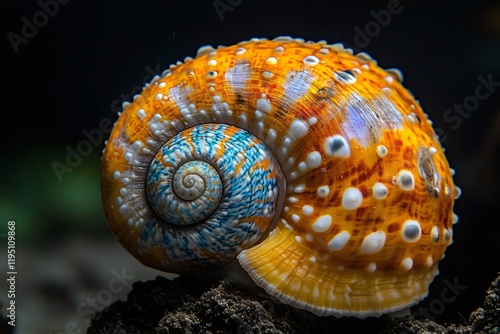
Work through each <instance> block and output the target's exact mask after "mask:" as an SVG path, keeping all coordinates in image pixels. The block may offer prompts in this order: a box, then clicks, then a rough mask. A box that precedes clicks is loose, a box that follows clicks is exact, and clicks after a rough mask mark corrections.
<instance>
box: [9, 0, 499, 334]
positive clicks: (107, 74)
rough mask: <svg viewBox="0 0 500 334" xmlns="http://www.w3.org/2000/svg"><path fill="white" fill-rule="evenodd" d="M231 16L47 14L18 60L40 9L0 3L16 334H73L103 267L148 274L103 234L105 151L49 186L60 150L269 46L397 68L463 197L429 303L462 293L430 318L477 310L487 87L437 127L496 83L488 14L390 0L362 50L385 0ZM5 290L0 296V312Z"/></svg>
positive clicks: (487, 158)
mask: <svg viewBox="0 0 500 334" xmlns="http://www.w3.org/2000/svg"><path fill="white" fill-rule="evenodd" d="M223 2H225V3H226V2H227V1H223ZM51 3H55V2H51ZM232 3H233V4H236V3H237V5H233V6H231V8H232V10H228V11H226V12H224V13H223V15H222V18H223V20H221V17H220V16H219V15H218V13H217V11H216V9H215V8H214V1H194V0H193V1H187V2H181V1H177V2H166V1H162V2H160V1H141V2H138V1H127V2H123V1H122V2H117V1H104V2H78V1H71V2H68V3H67V4H61V3H59V4H58V11H57V13H55V14H54V15H52V16H48V19H47V21H46V22H45V24H43V25H42V24H41V25H40V27H38V29H37V32H36V33H34V36H33V37H32V38H29V39H28V42H27V43H24V44H20V45H19V50H18V52H17V53H16V52H15V50H14V48H13V47H12V43H11V41H10V40H9V38H8V36H9V33H12V32H13V33H16V34H22V29H23V22H24V21H23V17H25V18H26V19H27V20H29V21H33V17H34V15H36V13H38V12H40V11H41V10H42V8H41V7H40V4H39V3H37V2H36V1H25V0H22V1H16V2H15V3H14V2H11V3H9V4H8V5H7V4H5V5H4V9H2V11H1V12H0V19H1V21H2V22H1V24H2V28H3V35H4V36H5V37H6V38H4V39H3V44H2V55H6V56H7V61H4V63H3V70H2V74H3V75H2V79H3V80H2V85H3V86H2V90H1V100H0V102H1V103H0V108H1V112H2V116H3V117H2V120H1V121H0V124H1V125H2V131H1V132H0V136H1V139H2V141H1V142H2V143H3V145H2V150H1V152H2V153H1V155H0V162H1V163H0V241H2V242H1V243H0V263H2V265H0V269H2V270H3V271H6V270H4V269H5V266H6V263H5V261H6V260H5V259H6V254H5V252H6V246H5V243H4V242H3V241H4V240H5V239H2V237H5V233H6V231H7V230H6V226H7V225H6V222H7V221H9V220H15V221H16V233H17V234H16V240H17V247H18V250H19V252H18V254H19V255H18V258H17V261H18V266H19V267H20V269H19V275H18V280H19V295H18V299H19V304H20V306H19V307H20V309H21V311H20V313H19V314H18V316H19V322H20V324H21V325H20V327H19V328H17V332H18V333H48V332H51V331H52V332H54V333H56V332H58V331H62V330H63V329H64V326H65V324H67V322H68V321H71V320H74V321H76V322H77V323H78V324H81V328H85V326H86V322H85V319H82V317H81V316H80V315H78V314H77V313H76V312H75V310H76V309H77V307H78V305H80V303H81V302H82V301H84V300H85V299H86V298H87V297H88V296H95V295H96V293H97V292H98V291H100V289H103V288H104V287H106V285H107V282H108V281H109V279H110V277H112V276H111V274H110V272H111V270H112V269H113V268H116V269H120V268H122V267H125V268H127V270H128V272H131V273H133V275H134V276H135V277H136V279H137V280H139V279H151V278H153V277H155V276H156V275H158V274H161V273H160V272H158V271H155V270H152V269H148V268H145V267H143V266H142V265H140V264H139V263H138V262H137V261H136V260H135V259H133V258H132V257H131V256H130V255H128V253H127V252H126V251H125V250H123V249H122V248H121V246H120V245H119V244H118V243H117V242H116V241H115V240H114V237H113V236H112V234H111V232H110V230H109V229H108V227H107V225H106V222H105V219H104V216H103V212H102V208H101V200H100V179H99V178H100V175H99V169H100V155H101V151H102V148H103V143H102V142H100V143H99V144H98V145H95V146H94V145H93V146H92V147H91V149H90V154H89V155H87V156H85V157H83V158H82V161H81V163H79V164H77V166H75V167H74V168H73V171H72V172H71V173H69V172H67V173H64V174H62V180H60V179H59V178H58V176H57V175H56V172H55V171H54V167H53V164H54V162H59V163H61V164H65V160H66V157H67V154H68V149H67V147H70V148H72V149H76V148H77V146H78V145H81V143H82V140H86V137H85V135H84V131H85V130H87V131H91V130H93V129H98V128H99V123H100V122H101V120H103V119H110V120H113V121H114V120H116V118H117V115H116V112H117V111H118V109H119V108H117V106H120V104H121V101H122V100H124V97H125V96H126V95H129V96H130V95H133V94H131V93H132V92H134V91H135V90H136V89H137V88H138V87H140V86H142V85H143V83H144V82H145V81H149V80H150V79H151V75H152V73H157V74H160V73H161V72H162V71H163V70H164V69H166V68H168V66H169V65H170V64H172V63H175V62H176V61H178V60H183V59H184V57H186V56H194V55H195V54H196V50H197V49H198V48H199V47H200V46H202V45H206V44H212V45H214V46H217V45H230V44H234V43H237V42H239V41H241V40H248V39H250V38H252V37H268V38H273V37H276V36H279V35H291V36H294V37H302V38H305V39H306V40H323V39H324V40H327V41H328V42H330V43H336V42H343V43H344V44H345V45H346V46H347V47H351V48H353V49H354V50H355V51H356V52H359V51H365V52H368V53H369V54H370V55H372V56H373V57H374V58H375V59H377V60H378V62H379V64H380V65H381V66H382V67H386V68H387V67H397V68H399V69H401V71H402V72H403V74H404V76H405V81H404V84H405V86H406V87H407V88H409V89H410V90H411V91H412V92H413V93H414V94H415V95H416V96H417V99H419V100H420V102H421V104H422V106H423V108H424V111H426V112H427V113H428V114H429V116H430V118H431V119H432V120H433V121H434V125H435V127H436V128H440V129H442V130H443V133H444V135H445V136H446V140H445V141H444V143H443V145H444V147H445V148H446V150H447V155H448V158H449V161H450V163H451V165H452V167H453V168H454V169H455V170H456V171H457V174H456V178H455V180H456V183H457V184H458V185H459V186H461V187H462V189H463V196H462V198H461V199H460V200H459V201H458V202H457V204H456V210H455V211H456V212H457V213H458V215H459V216H460V223H459V224H458V225H456V227H455V231H454V240H455V242H454V245H453V246H452V247H450V248H449V250H448V252H447V258H446V259H445V260H444V261H443V263H442V264H441V265H440V271H441V273H442V274H441V275H440V276H439V277H438V278H437V279H436V281H435V283H434V284H433V285H432V289H431V297H430V298H429V299H428V300H427V302H428V301H429V300H432V296H438V295H439V292H440V290H441V289H442V287H443V283H442V280H443V279H448V280H453V278H454V277H458V278H459V281H460V283H462V282H463V284H466V285H467V286H468V288H467V289H466V291H465V292H464V293H463V294H462V295H461V296H460V298H458V299H457V301H456V302H454V303H453V304H452V305H446V308H445V310H443V312H441V313H440V314H437V315H436V316H437V318H438V320H441V321H457V320H458V319H459V318H460V316H459V314H463V315H464V316H467V315H468V313H469V312H470V311H471V310H473V309H475V308H476V307H478V306H479V305H480V302H481V301H482V298H483V297H484V289H485V288H486V287H487V286H488V285H489V282H491V280H492V279H493V277H494V276H495V275H496V273H497V272H498V270H500V268H499V267H498V264H494V263H492V264H490V266H488V268H485V267H483V266H482V265H481V264H480V261H478V260H480V259H484V258H488V257H490V256H491V255H492V254H496V255H497V254H499V251H500V249H499V246H498V242H497V240H498V235H499V234H500V224H499V221H498V211H497V204H496V202H497V200H496V194H497V193H498V189H499V188H500V181H499V180H500V177H499V175H498V174H499V170H500V164H499V153H500V136H499V133H500V116H499V115H500V98H499V96H500V93H499V92H498V91H500V88H498V89H496V91H494V92H493V93H492V94H491V96H490V97H489V98H488V99H487V100H485V101H481V102H480V105H479V106H478V108H477V110H474V111H473V112H471V114H470V116H469V117H468V118H467V119H463V120H462V122H461V124H460V126H459V127H458V128H457V129H454V128H453V127H452V123H450V122H448V121H446V119H444V118H443V114H444V113H445V111H446V110H447V109H449V108H452V107H453V105H454V104H456V103H462V102H463V101H464V99H465V98H467V97H468V96H470V95H473V94H474V92H475V89H476V86H477V85H478V84H479V83H480V81H478V77H479V76H482V77H484V78H487V77H488V75H492V77H493V79H494V81H496V82H500V4H499V3H498V2H497V1H463V2H460V3H456V2H452V1H444V2H440V3H434V2H431V1H428V2H420V1H419V2H417V1H410V0H408V1H400V5H401V6H402V7H403V8H404V9H403V10H402V11H401V12H400V13H399V14H397V15H393V16H392V17H391V22H390V23H389V24H388V25H387V26H386V27H382V28H381V29H380V32H379V33H378V34H376V36H374V37H372V38H371V40H370V42H369V44H368V45H367V46H365V47H363V48H360V47H359V45H357V44H356V30H355V28H356V27H358V28H359V29H361V30H363V29H365V27H366V24H367V23H368V22H370V21H373V20H374V16H373V13H372V11H380V10H382V9H386V8H387V6H388V3H389V1H337V2H334V3H332V2H328V1H307V2H297V3H293V4H292V3H291V2H287V1H273V2H266V1H249V0H245V1H234V2H232ZM145 79H146V80H145ZM125 99H127V98H125ZM128 99H129V98H128ZM490 217H492V218H490ZM440 280H441V281H440ZM5 289H6V286H0V303H2V304H3V306H2V309H4V306H5V302H6V301H7V298H6V293H5V291H6V290H5ZM113 297H114V298H115V299H117V298H119V297H121V296H113ZM27 300H30V302H29V304H30V305H28V303H27V302H24V301H27ZM32 303H33V304H32ZM424 303H425V301H424ZM9 329H10V328H9Z"/></svg>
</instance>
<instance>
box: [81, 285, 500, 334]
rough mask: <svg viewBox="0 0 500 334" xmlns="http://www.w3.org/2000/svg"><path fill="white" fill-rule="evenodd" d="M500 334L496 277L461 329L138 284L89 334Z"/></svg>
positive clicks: (195, 288)
mask: <svg viewBox="0 0 500 334" xmlns="http://www.w3.org/2000/svg"><path fill="white" fill-rule="evenodd" d="M333 332H335V333H358V332H362V333H385V334H392V333H398V334H399V333H422V334H423V333H446V334H452V333H456V334H460V333H500V277H498V278H497V279H496V280H495V281H494V282H493V283H492V284H491V286H490V288H489V289H488V290H487V291H486V298H485V300H484V305H483V306H482V307H479V308H478V309H477V310H476V311H474V312H472V314H471V315H470V316H469V318H468V319H466V320H464V323H463V324H458V325H455V324H447V325H446V324H438V323H436V322H434V321H433V320H430V319H415V318H414V317H412V316H408V317H405V318H391V317H388V316H382V317H380V318H368V319H365V320H360V319H354V318H334V317H317V316H315V315H313V314H311V313H309V312H304V311H299V310H296V309H294V308H292V307H289V306H287V305H283V304H281V303H279V302H277V301H275V300H273V299H270V298H269V297H268V296H265V295H263V294H260V293H256V292H255V291H250V290H242V289H240V288H238V287H237V286H235V285H233V284H232V283H230V282H229V281H228V280H222V281H205V280H196V279H192V278H185V277H179V278H177V279H175V280H173V281H172V280H169V279H166V278H163V277H157V278H156V280H154V281H148V282H136V283H135V284H134V286H133V290H132V291H131V292H130V293H129V295H128V299H127V301H118V302H115V303H114V304H112V305H110V306H109V307H108V308H107V309H105V310H104V311H102V312H100V313H98V314H96V315H95V317H94V318H93V320H92V325H91V327H90V328H89V330H88V333H91V334H92V333H94V334H97V333H99V334H101V333H102V334H104V333H106V334H107V333H193V334H194V333H220V334H222V333H224V334H225V333H238V334H239V333H242V334H243V333H253V334H258V333H269V334H271V333H273V334H274V333H276V334H278V333H287V334H288V333H301V334H302V333H315V334H316V333H333Z"/></svg>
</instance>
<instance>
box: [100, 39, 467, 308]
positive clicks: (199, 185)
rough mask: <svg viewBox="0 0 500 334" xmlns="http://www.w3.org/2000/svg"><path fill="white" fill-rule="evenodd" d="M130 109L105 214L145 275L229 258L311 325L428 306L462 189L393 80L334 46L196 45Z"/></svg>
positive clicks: (108, 168)
mask: <svg viewBox="0 0 500 334" xmlns="http://www.w3.org/2000/svg"><path fill="white" fill-rule="evenodd" d="M124 109H125V110H124V112H123V113H122V114H121V115H120V117H119V119H118V121H117V122H116V124H115V126H114V129H113V131H112V133H111V135H110V138H109V141H108V142H107V144H106V147H105V149H104V153H103V157H102V175H101V178H102V196H103V207H104V211H105V214H106V218H107V221H108V223H109V225H110V227H111V229H112V230H113V232H114V233H115V235H116V236H117V238H118V240H119V241H120V242H121V243H122V244H123V245H124V247H126V249H127V250H128V251H129V252H131V253H132V254H133V255H134V256H135V257H136V258H138V259H139V260H140V261H141V262H143V263H144V264H146V265H149V266H152V267H154V268H158V269H161V270H164V271H168V272H176V273H201V272H204V271H207V270H213V269H215V268H219V267H221V266H223V265H224V264H226V263H228V262H230V261H231V260H233V259H235V258H237V260H238V261H239V263H240V264H241V266H242V267H243V268H244V269H245V270H246V271H247V272H248V274H249V275H250V277H251V278H252V279H253V280H254V281H255V282H256V283H257V284H258V285H260V286H261V287H263V288H264V289H265V290H266V291H267V292H268V293H269V294H271V295H274V296H276V297H277V298H279V299H280V300H281V301H282V302H284V303H288V304H291V305H293V306H295V307H297V308H300V309H305V310H309V311H311V312H314V313H315V314H317V315H335V316H355V317H359V318H365V317H368V316H380V315H381V314H384V313H388V312H392V311H397V310H400V309H402V308H405V307H408V306H411V305H414V304H416V303H417V302H418V301H420V300H421V299H422V298H424V297H425V296H426V295H427V291H428V287H429V285H430V283H431V282H432V280H433V278H434V276H435V275H436V274H437V273H438V261H439V260H440V259H441V258H442V257H443V255H444V251H445V249H446V248H447V246H448V245H450V243H451V242H452V224H453V223H454V222H455V221H456V219H457V218H456V215H454V214H453V211H452V209H453V204H454V200H455V198H456V197H458V195H459V192H460V190H459V188H458V187H456V186H455V185H454V183H453V179H452V170H451V169H450V167H449V165H448V162H447V160H446V158H445V155H444V153H443V149H442V148H441V145H440V144H439V141H438V139H437V137H436V135H435V133H434V131H433V129H432V126H431V123H430V121H428V119H427V117H426V115H425V114H424V113H423V111H422V109H421V107H420V106H419V104H418V103H417V102H416V101H415V100H414V98H413V97H412V95H411V94H410V93H409V92H408V91H407V90H406V89H404V88H403V86H402V85H401V75H400V73H399V71H397V70H383V69H381V68H379V67H378V66H377V64H376V62H375V61H373V60H372V59H371V58H370V57H369V56H368V55H366V54H364V53H361V54H358V55H353V54H352V51H351V50H346V49H344V48H343V47H342V46H341V45H339V44H335V45H328V44H326V43H325V42H318V43H312V42H304V41H303V40H299V39H290V38H277V39H275V40H272V41H269V40H263V39H262V40H261V39H252V40H251V41H248V42H242V43H239V44H237V45H234V46H229V47H219V48H218V49H213V48H211V47H204V48H201V49H200V50H199V52H198V55H197V57H196V58H195V59H191V58H186V60H185V61H184V63H178V64H177V65H174V66H171V67H170V69H169V70H167V71H165V72H164V73H163V75H162V76H161V77H155V78H154V79H153V81H152V82H151V83H150V84H149V85H146V87H145V88H144V90H143V92H142V93H141V94H140V95H138V96H135V97H134V101H133V102H131V103H126V104H124Z"/></svg>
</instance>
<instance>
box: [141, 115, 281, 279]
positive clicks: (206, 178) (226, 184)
mask: <svg viewBox="0 0 500 334" xmlns="http://www.w3.org/2000/svg"><path fill="white" fill-rule="evenodd" d="M278 168H279V167H278V166H277V165H276V163H275V162H274V158H273V157H272V154H271V152H269V150H268V149H267V148H266V146H265V145H264V144H262V143H261V142H260V141H259V140H258V139H257V138H256V137H254V136H253V135H251V134H250V133H249V132H247V131H245V130H241V129H238V128H236V127H233V126H228V125H224V124H204V125H199V126H195V127H192V128H189V129H187V130H185V131H182V132H180V133H178V134H177V135H176V136H174V137H173V138H172V139H170V140H169V141H168V142H166V143H165V144H164V145H163V146H162V147H161V148H160V150H159V151H158V153H157V154H156V156H155V158H154V159H153V160H152V162H151V166H150V168H149V171H148V173H147V176H146V196H147V199H148V202H149V205H150V206H151V207H152V209H153V210H154V212H155V214H156V216H157V217H154V218H155V219H149V220H148V221H147V222H146V224H145V225H146V228H145V229H144V232H143V235H142V237H143V240H144V241H143V242H142V246H143V250H144V251H145V252H149V251H150V247H151V246H150V245H151V242H153V241H154V242H155V243H157V245H159V246H160V248H161V249H163V250H164V251H165V252H166V253H167V254H170V257H171V258H172V259H175V261H176V262H177V261H179V262H185V261H186V259H187V258H189V260H190V262H191V263H192V265H191V266H190V267H191V268H190V270H191V271H192V270H193V268H195V270H199V269H200V268H202V267H205V266H208V265H210V266H214V265H215V266H216V265H219V264H224V263H226V262H227V261H229V260H230V259H231V258H234V257H235V256H236V255H237V254H238V253H239V252H240V251H241V250H242V249H245V248H248V247H250V246H251V245H253V244H255V243H256V242H257V241H258V240H259V239H260V238H261V237H262V236H263V235H264V234H265V232H266V231H267V230H268V228H269V226H270V225H271V223H272V222H273V218H274V217H275V211H276V203H277V197H278V184H277V182H278V181H277V177H278ZM174 226H177V227H179V226H184V227H190V228H194V229H196V231H189V233H182V231H175V232H173V231H174V228H173V227H174ZM158 227H162V228H160V229H158ZM159 231H160V232H159ZM165 231H166V232H165ZM186 232H187V231H186ZM194 232H196V233H194ZM200 245H201V247H200ZM209 253H210V254H211V255H210V256H207V254H209ZM182 265H185V263H182Z"/></svg>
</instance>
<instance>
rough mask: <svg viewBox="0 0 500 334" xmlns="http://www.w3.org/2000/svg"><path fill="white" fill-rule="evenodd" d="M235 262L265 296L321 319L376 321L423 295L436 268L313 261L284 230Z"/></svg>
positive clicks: (244, 253)
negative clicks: (363, 266)
mask: <svg viewBox="0 0 500 334" xmlns="http://www.w3.org/2000/svg"><path fill="white" fill-rule="evenodd" d="M262 254H266V255H265V256H263V255H262ZM238 260H239V261H240V264H241V265H242V266H243V268H244V269H245V270H246V271H247V272H248V273H249V274H250V276H251V277H252V279H253V280H254V281H255V282H256V283H257V284H258V285H259V286H261V287H262V288H264V289H265V290H266V291H267V292H268V293H269V294H271V295H274V296H276V297H278V298H279V299H280V300H281V301H283V302H285V303H287V304H290V305H292V306H294V307H296V308H299V309H304V310H308V311H311V312H313V313H315V314H316V315H320V316H327V315H334V316H336V317H342V316H355V317H357V318H366V317H378V316H380V315H382V314H383V313H388V312H392V311H398V310H401V309H403V308H405V307H410V306H412V305H414V304H416V303H418V302H419V301H420V300H422V299H423V298H425V297H426V296H427V292H428V287H429V285H430V283H431V282H432V280H433V278H434V276H435V275H437V274H438V268H437V264H435V265H433V266H432V268H430V270H428V269H427V270H415V269H414V270H410V271H406V272H402V271H400V270H394V271H386V270H384V271H374V272H373V273H369V272H367V270H366V269H357V268H348V267H344V266H339V265H336V264H335V263H332V262H331V261H329V260H328V259H325V260H323V259H319V258H316V257H315V252H314V251H313V250H311V249H309V247H307V246H306V245H305V244H304V243H300V242H297V241H296V240H295V239H294V234H293V232H292V231H290V230H288V229H287V228H286V227H284V226H282V225H279V226H277V228H276V229H275V230H274V231H273V232H272V233H271V234H270V235H269V237H268V238H267V239H266V240H265V241H264V242H262V243H261V244H259V245H257V246H255V247H253V248H251V249H248V250H245V251H243V252H242V253H241V254H240V255H239V256H238ZM361 271H363V272H361Z"/></svg>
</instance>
